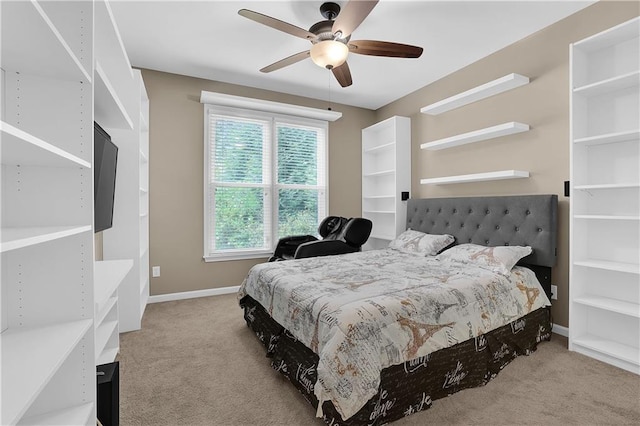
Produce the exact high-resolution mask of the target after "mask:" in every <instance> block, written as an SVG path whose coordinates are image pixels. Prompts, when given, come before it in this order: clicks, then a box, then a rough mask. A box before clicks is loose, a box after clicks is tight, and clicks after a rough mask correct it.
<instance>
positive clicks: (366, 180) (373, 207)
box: [362, 116, 411, 250]
mask: <svg viewBox="0 0 640 426" xmlns="http://www.w3.org/2000/svg"><path fill="white" fill-rule="evenodd" d="M410 188H411V120H410V119H409V118H407V117H399V116H395V117H391V118H389V119H387V120H384V121H381V122H379V123H376V124H374V125H372V126H370V127H367V128H365V129H363V130H362V217H365V218H367V219H369V220H371V221H372V222H373V229H372V231H371V236H370V237H369V240H368V241H367V243H366V244H365V246H364V249H365V250H370V249H376V248H383V247H386V246H388V245H389V242H390V241H391V240H393V239H394V238H395V237H396V236H397V235H398V234H400V233H401V232H402V231H404V228H405V223H406V214H407V210H406V202H404V201H402V200H401V192H403V191H409V190H410Z"/></svg>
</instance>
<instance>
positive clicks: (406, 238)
mask: <svg viewBox="0 0 640 426" xmlns="http://www.w3.org/2000/svg"><path fill="white" fill-rule="evenodd" d="M454 241H455V238H454V237H453V236H451V235H448V234H444V235H434V234H425V233H424V232H420V231H414V230H412V229H407V230H406V231H404V232H403V233H402V234H400V235H398V236H397V237H396V238H395V239H394V240H393V241H391V242H390V243H389V248H392V249H395V250H398V251H401V252H403V253H410V254H415V255H418V256H434V255H436V254H438V253H439V252H440V250H442V249H443V248H445V247H447V246H449V245H451V244H453V242H454Z"/></svg>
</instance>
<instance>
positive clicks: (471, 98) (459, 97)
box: [420, 73, 529, 115]
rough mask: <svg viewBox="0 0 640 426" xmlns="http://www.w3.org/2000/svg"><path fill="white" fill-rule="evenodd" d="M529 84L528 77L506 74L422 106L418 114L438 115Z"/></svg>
mask: <svg viewBox="0 0 640 426" xmlns="http://www.w3.org/2000/svg"><path fill="white" fill-rule="evenodd" d="M525 84H529V77H525V76H523V75H520V74H515V73H512V74H507V75H505V76H504V77H500V78H498V79H495V80H493V81H490V82H488V83H485V84H482V85H480V86H477V87H474V88H472V89H469V90H467V91H465V92H462V93H458V94H456V95H454V96H451V97H448V98H446V99H443V100H441V101H438V102H436V103H433V104H431V105H427V106H424V107H422V108H421V109H420V112H421V113H423V114H428V115H438V114H442V113H443V112H447V111H451V110H452V109H456V108H460V107H462V106H465V105H468V104H470V103H473V102H477V101H480V100H482V99H485V98H488V97H491V96H495V95H497V94H500V93H502V92H506V91H507V90H511V89H515V88H516V87H520V86H524V85H525Z"/></svg>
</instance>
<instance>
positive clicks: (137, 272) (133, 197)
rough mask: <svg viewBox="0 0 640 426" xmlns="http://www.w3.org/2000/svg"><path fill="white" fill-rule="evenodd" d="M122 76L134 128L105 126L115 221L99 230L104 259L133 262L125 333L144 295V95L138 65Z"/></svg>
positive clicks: (123, 310) (136, 324)
mask: <svg viewBox="0 0 640 426" xmlns="http://www.w3.org/2000/svg"><path fill="white" fill-rule="evenodd" d="M114 25H115V24H114ZM125 65H126V64H124V63H123V66H125ZM121 75H123V76H125V78H127V79H128V78H129V76H131V77H132V78H131V81H130V82H128V84H130V85H131V87H132V89H131V90H130V91H127V92H126V93H124V94H123V96H122V102H123V104H124V105H129V109H128V110H127V112H128V116H129V117H131V122H132V124H133V127H132V128H131V129H129V128H110V127H106V128H105V130H106V131H107V133H109V134H110V135H111V139H112V140H113V142H114V143H115V144H116V145H118V173H117V175H116V188H118V190H117V191H116V196H115V202H114V226H113V228H111V229H107V230H105V231H104V232H103V244H104V247H103V253H104V259H105V260H113V259H132V261H133V263H132V266H131V273H129V274H127V275H126V276H125V277H124V279H123V280H122V283H121V285H120V287H119V293H118V294H119V297H118V325H119V330H120V332H125V331H132V330H138V329H140V328H141V326H142V316H143V315H144V310H145V307H146V304H147V300H148V298H149V160H148V159H149V99H148V97H147V93H146V89H145V87H144V81H143V80H142V74H141V72H140V71H139V70H133V72H132V73H131V74H128V73H124V72H123V73H121ZM121 85H124V84H121ZM116 224H117V226H116ZM135 236H138V238H135Z"/></svg>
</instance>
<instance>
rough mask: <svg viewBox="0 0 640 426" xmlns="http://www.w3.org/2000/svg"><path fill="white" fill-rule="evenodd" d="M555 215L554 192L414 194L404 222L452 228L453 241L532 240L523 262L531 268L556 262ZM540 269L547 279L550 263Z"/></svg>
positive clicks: (434, 229) (430, 229)
mask: <svg viewBox="0 0 640 426" xmlns="http://www.w3.org/2000/svg"><path fill="white" fill-rule="evenodd" d="M557 217H558V196H557V195H514V196H495V197H459V198H425V199H413V198H412V199H409V201H408V205H407V228H411V229H414V230H417V231H421V232H425V233H428V234H451V235H453V236H454V237H456V242H455V243H456V244H462V243H474V244H481V245H484V246H504V245H519V246H531V247H532V248H533V253H532V254H531V255H529V256H527V257H526V258H524V259H522V263H523V264H526V265H527V266H529V265H531V266H533V268H532V269H534V271H535V266H541V267H546V268H551V267H552V266H554V265H555V263H556V255H557V253H556V251H557V250H556V238H557V237H556V235H557V232H556V231H557ZM539 272H540V271H539V270H538V271H536V273H537V274H538V273H539ZM544 274H545V275H547V277H546V278H547V280H546V281H549V283H548V284H549V285H550V269H547V270H546V271H545V272H544ZM539 278H540V276H539ZM540 281H541V282H542V281H543V280H540Z"/></svg>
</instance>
